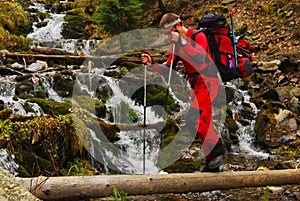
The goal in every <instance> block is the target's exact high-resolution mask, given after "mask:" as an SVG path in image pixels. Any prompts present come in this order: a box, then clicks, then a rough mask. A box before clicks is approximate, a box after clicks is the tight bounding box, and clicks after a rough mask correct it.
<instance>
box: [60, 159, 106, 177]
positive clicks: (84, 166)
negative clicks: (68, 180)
mask: <svg viewBox="0 0 300 201" xmlns="http://www.w3.org/2000/svg"><path fill="white" fill-rule="evenodd" d="M60 172H61V174H62V175H64V176H92V175H98V174H100V172H99V171H98V170H97V169H96V168H94V167H92V165H91V164H90V163H89V162H88V161H86V160H84V159H80V158H76V159H75V160H74V161H69V162H68V163H67V166H66V168H63V169H61V170H60Z"/></svg>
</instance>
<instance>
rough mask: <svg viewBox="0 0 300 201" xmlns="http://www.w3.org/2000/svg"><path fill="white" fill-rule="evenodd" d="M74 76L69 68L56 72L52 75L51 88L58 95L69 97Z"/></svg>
mask: <svg viewBox="0 0 300 201" xmlns="http://www.w3.org/2000/svg"><path fill="white" fill-rule="evenodd" d="M75 79H76V76H75V75H74V74H73V73H72V72H71V71H69V70H64V71H60V72H56V73H55V75H54V76H53V83H54V85H53V89H54V90H55V91H56V92H57V94H58V95H59V96H60V97H70V96H72V93H73V87H74V84H75Z"/></svg>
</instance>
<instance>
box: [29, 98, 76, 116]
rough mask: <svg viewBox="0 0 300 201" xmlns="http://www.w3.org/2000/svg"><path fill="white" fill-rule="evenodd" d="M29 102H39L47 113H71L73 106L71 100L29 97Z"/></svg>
mask: <svg viewBox="0 0 300 201" xmlns="http://www.w3.org/2000/svg"><path fill="white" fill-rule="evenodd" d="M28 102H31V103H37V104H38V105H39V106H40V107H41V108H42V110H43V111H44V112H45V113H46V114H50V115H52V114H55V115H65V114H69V113H70V109H71V108H72V103H71V102H68V101H66V102H63V103H61V102H56V101H54V100H46V99H42V98H29V99H28Z"/></svg>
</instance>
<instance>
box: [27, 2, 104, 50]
mask: <svg viewBox="0 0 300 201" xmlns="http://www.w3.org/2000/svg"><path fill="white" fill-rule="evenodd" d="M66 2H67V1H61V2H60V3H66ZM32 4H33V6H31V7H30V8H33V9H37V10H38V11H39V12H42V13H48V14H49V16H50V17H49V18H46V19H44V20H43V21H42V20H41V19H39V21H38V22H34V23H33V27H32V28H33V31H32V32H31V33H29V34H28V35H27V38H32V39H33V42H32V44H34V45H41V46H47V47H51V48H60V49H63V50H66V51H67V52H71V53H74V52H75V51H76V52H77V53H79V54H85V55H88V54H90V52H91V50H92V49H93V47H94V46H95V45H96V44H97V43H98V42H99V40H95V39H93V40H78V39H72V38H66V39H65V38H63V36H62V34H61V33H62V29H63V25H64V24H65V23H66V22H65V20H64V17H65V16H66V14H64V13H59V14H57V13H51V12H50V11H49V10H47V9H46V8H45V7H44V5H43V4H41V3H37V2H36V1H34V0H32ZM40 22H45V23H47V24H46V26H44V27H37V24H38V23H40Z"/></svg>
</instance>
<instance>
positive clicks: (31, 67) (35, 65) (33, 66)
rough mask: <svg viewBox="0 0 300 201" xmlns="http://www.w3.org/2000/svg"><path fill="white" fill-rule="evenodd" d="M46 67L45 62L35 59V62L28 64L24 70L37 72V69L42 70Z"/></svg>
mask: <svg viewBox="0 0 300 201" xmlns="http://www.w3.org/2000/svg"><path fill="white" fill-rule="evenodd" d="M47 68H48V65H47V62H44V61H37V62H36V63H32V64H30V65H29V66H28V68H25V70H27V71H29V72H37V71H40V70H44V69H47Z"/></svg>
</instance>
